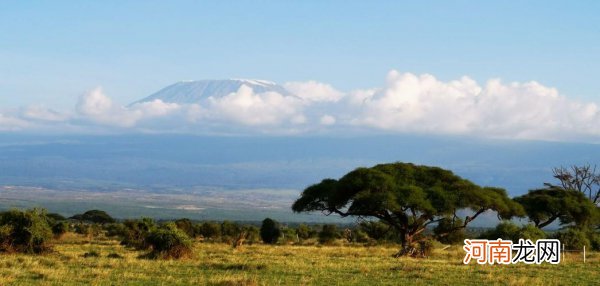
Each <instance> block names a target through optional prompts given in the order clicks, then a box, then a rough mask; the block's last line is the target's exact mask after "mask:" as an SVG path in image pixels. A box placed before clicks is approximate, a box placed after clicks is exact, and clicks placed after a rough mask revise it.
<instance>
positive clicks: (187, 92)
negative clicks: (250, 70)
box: [132, 79, 291, 104]
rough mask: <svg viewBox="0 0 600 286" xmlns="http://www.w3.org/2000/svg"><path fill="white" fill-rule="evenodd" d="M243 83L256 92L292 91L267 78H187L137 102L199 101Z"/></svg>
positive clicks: (233, 89)
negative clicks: (158, 100)
mask: <svg viewBox="0 0 600 286" xmlns="http://www.w3.org/2000/svg"><path fill="white" fill-rule="evenodd" d="M242 85H245V86H247V87H249V88H251V89H252V90H253V91H254V92H255V93H265V92H277V93H279V94H281V95H284V96H287V95H291V93H290V92H289V91H288V90H286V89H285V88H284V87H282V86H280V85H278V84H276V83H274V82H272V81H267V80H258V79H226V80H186V81H179V82H177V83H175V84H172V85H169V86H167V87H165V88H163V89H161V90H159V91H157V92H155V93H154V94H152V95H150V96H148V97H146V98H143V99H141V100H139V101H136V102H134V103H132V104H135V103H142V102H149V101H154V100H157V99H160V100H162V101H163V102H168V103H178V104H191V103H199V102H201V101H202V100H205V99H207V98H208V97H211V96H212V97H223V96H226V95H228V94H231V93H234V92H237V91H238V90H239V89H240V87H242Z"/></svg>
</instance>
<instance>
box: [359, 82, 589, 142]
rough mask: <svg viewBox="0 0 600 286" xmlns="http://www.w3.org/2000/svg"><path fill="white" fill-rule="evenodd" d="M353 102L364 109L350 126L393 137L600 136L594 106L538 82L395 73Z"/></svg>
mask: <svg viewBox="0 0 600 286" xmlns="http://www.w3.org/2000/svg"><path fill="white" fill-rule="evenodd" d="M350 97H351V99H350V100H349V101H348V102H350V105H352V106H354V108H355V109H358V110H360V113H359V114H357V115H356V116H354V118H353V119H352V120H351V123H352V124H354V125H359V126H361V125H365V126H370V127H373V128H377V129H383V130H388V131H394V132H419V133H436V134H439V133H442V134H469V135H478V136H484V137H502V138H522V139H551V140H556V139H569V137H568V136H578V137H580V136H584V137H585V136H598V135H600V125H598V124H595V122H599V120H600V112H599V110H598V106H597V105H596V104H595V103H580V102H576V101H573V100H570V99H568V98H566V97H564V96H561V95H560V94H559V93H558V91H557V90H556V89H554V88H550V87H546V86H543V85H541V84H539V83H537V82H534V81H532V82H526V83H509V84H504V83H502V82H501V81H500V80H497V79H494V80H490V81H488V82H487V83H486V84H485V85H484V86H479V84H477V82H475V81H474V80H472V79H471V78H469V77H463V78H461V79H459V80H454V81H449V82H442V81H439V80H437V79H436V78H435V77H433V76H432V75H428V74H424V75H420V76H417V75H414V74H411V73H404V74H401V73H398V72H396V71H391V72H390V73H389V74H388V77H387V85H386V87H385V88H383V89H380V90H377V91H373V90H371V91H370V92H365V91H362V92H358V93H353V94H351V95H350Z"/></svg>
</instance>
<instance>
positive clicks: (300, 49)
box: [0, 1, 600, 108]
mask: <svg viewBox="0 0 600 286" xmlns="http://www.w3.org/2000/svg"><path fill="white" fill-rule="evenodd" d="M483 2H485V3H483ZM599 8H600V2H598V1H577V2H574V1H570V2H567V1H510V3H509V1H494V2H493V1H479V2H477V1H412V2H408V1H407V2H401V1H379V2H377V3H374V2H367V1H361V2H358V1H356V2H351V1H278V2H276V1H206V2H200V1H96V2H92V1H3V2H2V3H1V4H0V106H1V107H3V108H12V107H18V106H23V105H29V104H40V105H44V106H48V107H52V108H72V106H73V105H74V103H75V102H76V100H77V98H78V97H79V96H80V95H81V94H82V93H84V92H85V91H87V90H90V89H92V88H94V87H96V86H102V87H103V88H104V90H105V91H106V92H107V93H109V94H111V96H112V97H113V99H114V100H115V101H116V102H119V103H122V104H126V103H129V102H131V101H134V100H136V99H139V98H141V97H144V96H146V95H148V94H150V93H152V92H154V91H156V90H158V89H160V88H162V87H164V86H166V85H168V84H171V83H173V82H175V81H178V80H183V79H212V78H240V77H241V78H261V79H269V80H273V81H276V82H287V81H306V80H317V81H320V82H325V83H329V84H331V85H332V86H333V87H335V88H337V89H339V90H342V91H349V90H353V89H358V88H370V87H376V86H381V85H383V84H384V82H385V75H386V74H387V73H388V71H390V70H392V69H396V70H398V71H401V72H412V73H415V74H421V73H430V74H433V75H435V76H436V77H437V78H439V79H441V80H452V79H457V78H459V77H460V76H462V75H468V76H470V77H471V78H473V79H475V80H477V81H478V82H485V81H487V80H488V79H490V78H501V79H503V80H504V81H520V82H525V81H530V80H536V81H539V82H540V83H542V84H544V85H546V86H550V87H556V88H557V89H558V90H559V91H560V93H561V94H563V95H566V96H568V97H570V98H575V99H580V100H585V101H592V102H599V101H600V100H599V99H598V95H597V91H598V90H600V81H598V80H597V76H598V74H600V9H599Z"/></svg>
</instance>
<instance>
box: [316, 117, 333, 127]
mask: <svg viewBox="0 0 600 286" xmlns="http://www.w3.org/2000/svg"><path fill="white" fill-rule="evenodd" d="M319 122H320V123H321V125H333V124H335V117H333V116H331V115H323V116H321V119H320V120H319Z"/></svg>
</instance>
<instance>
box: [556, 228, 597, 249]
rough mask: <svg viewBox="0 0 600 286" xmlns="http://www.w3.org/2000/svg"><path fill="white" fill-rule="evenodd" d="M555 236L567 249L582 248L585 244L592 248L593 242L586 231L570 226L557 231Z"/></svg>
mask: <svg viewBox="0 0 600 286" xmlns="http://www.w3.org/2000/svg"><path fill="white" fill-rule="evenodd" d="M554 238H556V239H558V240H560V243H561V244H562V245H563V246H564V248H565V249H569V250H581V249H583V247H584V246H585V247H586V248H587V249H590V246H591V243H590V240H589V239H588V237H587V233H586V232H585V231H582V230H579V229H576V228H569V229H567V230H566V231H561V232H557V233H556V234H555V235H554Z"/></svg>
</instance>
